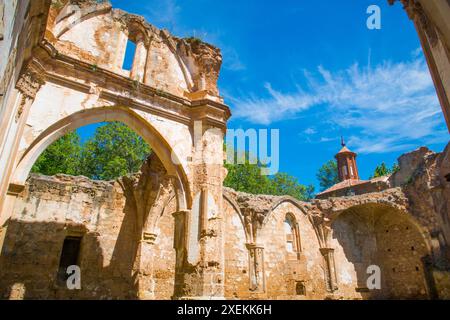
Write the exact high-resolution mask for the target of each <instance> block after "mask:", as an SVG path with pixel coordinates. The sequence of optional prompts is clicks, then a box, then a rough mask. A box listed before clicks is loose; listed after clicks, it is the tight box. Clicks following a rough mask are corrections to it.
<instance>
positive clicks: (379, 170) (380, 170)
mask: <svg viewBox="0 0 450 320" xmlns="http://www.w3.org/2000/svg"><path fill="white" fill-rule="evenodd" d="M399 169H400V168H399V166H398V164H397V163H395V164H394V165H393V166H392V167H391V168H388V166H386V164H385V163H384V162H382V163H381V164H379V165H378V166H377V167H376V168H375V170H374V172H373V176H371V177H370V179H373V178H380V177H384V176H388V175H390V174H392V173H395V172H397V171H398V170H399Z"/></svg>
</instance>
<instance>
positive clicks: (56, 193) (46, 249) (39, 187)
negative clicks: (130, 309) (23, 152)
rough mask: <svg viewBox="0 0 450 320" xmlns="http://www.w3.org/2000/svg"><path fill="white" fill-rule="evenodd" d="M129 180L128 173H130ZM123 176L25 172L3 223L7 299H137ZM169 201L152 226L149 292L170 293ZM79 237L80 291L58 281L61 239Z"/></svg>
mask: <svg viewBox="0 0 450 320" xmlns="http://www.w3.org/2000/svg"><path fill="white" fill-rule="evenodd" d="M129 179H132V178H129ZM123 185H124V184H123V182H121V181H115V182H94V181H91V180H88V179H87V178H83V177H69V176H65V175H58V176H55V177H44V176H32V177H31V178H30V179H29V181H28V183H27V187H26V189H25V191H24V192H23V194H22V199H23V200H22V201H19V202H18V203H17V206H16V209H15V213H14V215H13V217H12V219H11V221H10V222H9V225H8V232H7V236H6V239H5V244H4V247H3V252H2V255H1V258H0V294H1V297H2V298H10V299H22V298H25V299H48V298H51V299H53V298H56V299H73V298H76V299H119V298H120V299H136V298H138V297H139V289H140V287H139V281H138V280H139V279H138V275H139V272H140V270H139V268H136V257H137V256H138V255H137V250H138V249H139V240H140V239H137V237H138V235H139V233H137V229H138V223H137V222H138V216H137V212H136V206H135V202H134V199H132V198H130V197H129V196H128V195H127V193H128V190H126V188H124V187H123ZM173 210H175V203H174V201H173V199H169V201H167V202H166V203H165V208H164V210H163V212H159V214H160V216H159V217H157V223H156V224H155V226H154V229H153V232H154V239H153V243H152V244H153V245H152V252H151V254H152V258H153V261H154V264H153V265H152V268H151V269H147V270H146V272H144V273H145V274H146V275H148V273H149V272H151V277H152V279H153V281H152V285H151V288H148V289H149V290H151V291H152V294H153V296H154V297H155V298H159V299H170V298H171V297H172V295H173V288H174V285H173V283H174V274H175V270H174V268H175V253H174V249H173V234H174V229H173V228H174V223H173V217H172V215H171V213H172V212H173ZM70 235H80V236H82V242H81V251H80V258H79V259H80V260H79V261H80V268H81V284H82V289H81V290H79V291H78V290H74V291H70V290H68V289H67V288H66V287H65V286H64V284H62V285H61V284H59V283H58V281H57V278H56V277H57V273H58V267H59V259H60V255H61V250H62V245H63V242H64V239H65V238H66V237H67V236H70Z"/></svg>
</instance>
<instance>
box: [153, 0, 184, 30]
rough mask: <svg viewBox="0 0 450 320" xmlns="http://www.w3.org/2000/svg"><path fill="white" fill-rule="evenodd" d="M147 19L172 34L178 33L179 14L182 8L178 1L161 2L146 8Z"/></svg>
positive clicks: (164, 0) (165, 0)
mask: <svg viewBox="0 0 450 320" xmlns="http://www.w3.org/2000/svg"><path fill="white" fill-rule="evenodd" d="M144 10H145V18H146V19H147V20H148V21H149V22H150V23H151V24H155V25H157V26H158V27H160V28H166V29H168V30H169V31H170V32H176V31H178V30H177V29H178V14H179V13H180V11H181V7H180V6H179V5H178V4H177V2H176V0H160V1H155V2H152V3H151V5H150V4H147V5H145V6H144Z"/></svg>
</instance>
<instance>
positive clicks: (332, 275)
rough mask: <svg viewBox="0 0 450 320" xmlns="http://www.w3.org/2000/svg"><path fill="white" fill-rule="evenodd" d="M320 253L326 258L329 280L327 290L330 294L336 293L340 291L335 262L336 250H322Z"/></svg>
mask: <svg viewBox="0 0 450 320" xmlns="http://www.w3.org/2000/svg"><path fill="white" fill-rule="evenodd" d="M320 253H322V256H323V258H324V262H325V272H326V280H327V289H328V291H330V292H334V291H336V290H337V289H338V286H337V276H336V265H335V262H334V249H333V248H320Z"/></svg>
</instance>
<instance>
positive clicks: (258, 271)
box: [247, 244, 266, 294]
mask: <svg viewBox="0 0 450 320" xmlns="http://www.w3.org/2000/svg"><path fill="white" fill-rule="evenodd" d="M247 249H248V260H249V276H250V288H249V289H250V291H252V292H253V293H255V294H263V293H265V291H266V281H265V272H264V247H263V246H261V245H257V244H247Z"/></svg>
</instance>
